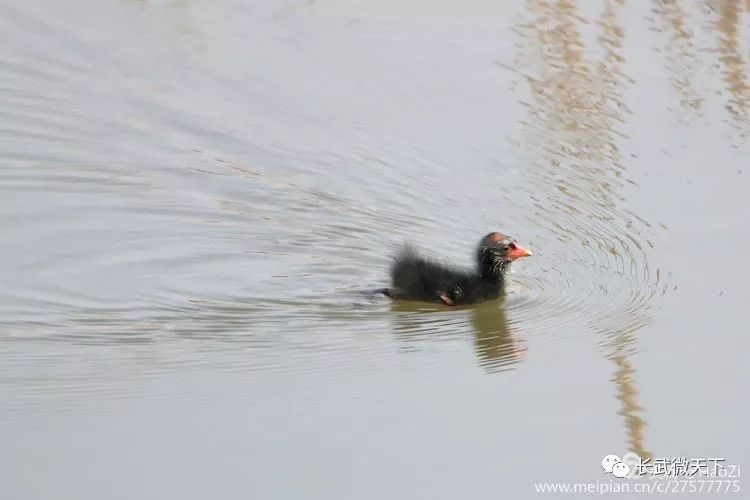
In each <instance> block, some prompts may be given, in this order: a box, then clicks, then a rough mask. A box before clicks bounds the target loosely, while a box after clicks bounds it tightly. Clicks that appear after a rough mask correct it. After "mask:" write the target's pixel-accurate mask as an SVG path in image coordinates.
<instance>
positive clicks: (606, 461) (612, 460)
mask: <svg viewBox="0 0 750 500" xmlns="http://www.w3.org/2000/svg"><path fill="white" fill-rule="evenodd" d="M619 463H620V457H618V456H617V455H607V456H606V457H604V458H602V469H604V472H612V467H614V466H615V464H619Z"/></svg>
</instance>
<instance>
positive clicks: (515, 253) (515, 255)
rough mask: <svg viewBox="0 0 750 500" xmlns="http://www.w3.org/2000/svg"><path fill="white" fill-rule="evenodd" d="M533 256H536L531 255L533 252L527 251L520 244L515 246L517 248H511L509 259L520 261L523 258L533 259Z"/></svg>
mask: <svg viewBox="0 0 750 500" xmlns="http://www.w3.org/2000/svg"><path fill="white" fill-rule="evenodd" d="M532 255H534V254H533V253H531V250H526V249H525V248H524V247H522V246H521V245H518V244H516V245H515V248H511V249H510V250H509V251H508V257H509V258H510V260H516V259H520V258H521V257H531V256H532Z"/></svg>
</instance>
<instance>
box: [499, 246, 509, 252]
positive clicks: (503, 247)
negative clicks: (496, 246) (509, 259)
mask: <svg viewBox="0 0 750 500" xmlns="http://www.w3.org/2000/svg"><path fill="white" fill-rule="evenodd" d="M508 248H510V247H508V245H503V246H502V247H501V248H500V249H501V250H502V251H503V252H507V251H508Z"/></svg>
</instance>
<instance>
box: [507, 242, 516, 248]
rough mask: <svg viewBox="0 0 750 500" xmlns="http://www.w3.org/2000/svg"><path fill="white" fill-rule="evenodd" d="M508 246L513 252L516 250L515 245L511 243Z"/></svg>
mask: <svg viewBox="0 0 750 500" xmlns="http://www.w3.org/2000/svg"><path fill="white" fill-rule="evenodd" d="M508 246H509V247H510V248H512V249H513V250H515V249H516V244H515V243H511V244H510V245H508Z"/></svg>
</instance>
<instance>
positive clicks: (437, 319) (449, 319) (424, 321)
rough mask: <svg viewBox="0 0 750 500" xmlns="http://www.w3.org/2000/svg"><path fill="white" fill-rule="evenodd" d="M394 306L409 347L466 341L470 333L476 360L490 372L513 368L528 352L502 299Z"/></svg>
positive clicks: (398, 326)
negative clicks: (454, 304) (458, 304)
mask: <svg viewBox="0 0 750 500" xmlns="http://www.w3.org/2000/svg"><path fill="white" fill-rule="evenodd" d="M391 310H392V311H393V312H394V313H396V315H395V316H394V334H395V335H396V336H397V337H398V338H399V339H400V340H401V341H402V342H403V343H404V345H405V346H406V347H405V349H406V350H419V346H418V344H419V343H420V342H432V343H437V342H441V341H442V342H444V341H456V340H461V341H465V340H467V339H468V338H469V336H471V339H473V344H474V352H475V354H476V357H477V362H478V363H479V365H480V366H481V367H482V368H484V369H485V371H487V372H488V373H495V372H500V371H505V370H510V369H512V368H513V367H514V366H513V365H515V364H516V363H518V362H519V361H521V360H522V359H523V358H524V356H525V355H526V350H527V349H526V341H525V340H524V339H523V338H521V337H520V336H519V335H518V332H517V331H515V328H514V327H513V326H512V325H509V324H508V322H507V319H506V316H505V304H504V303H503V302H502V301H491V302H485V303H482V304H478V305H476V306H473V307H469V306H463V307H456V308H452V309H450V310H446V309H445V308H444V307H440V306H438V305H430V304H425V303H420V302H411V301H396V302H393V303H392V304H391Z"/></svg>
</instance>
